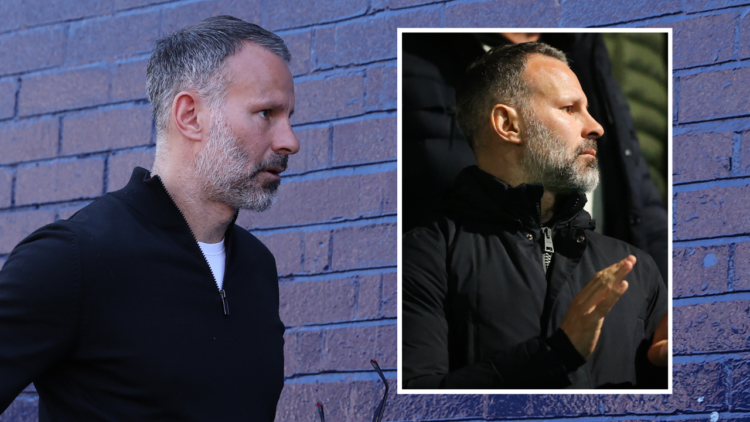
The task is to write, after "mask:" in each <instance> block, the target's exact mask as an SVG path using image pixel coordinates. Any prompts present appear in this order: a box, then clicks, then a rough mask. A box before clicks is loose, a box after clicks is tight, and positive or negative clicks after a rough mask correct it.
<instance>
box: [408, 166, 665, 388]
mask: <svg viewBox="0 0 750 422" xmlns="http://www.w3.org/2000/svg"><path fill="white" fill-rule="evenodd" d="M542 193H543V189H542V187H541V185H521V186H518V187H516V188H510V187H509V186H508V185H507V184H505V183H503V182H502V181H500V180H498V179H496V178H495V177H493V176H491V175H489V174H487V173H485V172H483V171H481V170H479V169H478V168H477V167H475V166H472V167H469V168H467V169H465V170H464V171H463V172H462V173H461V174H460V175H459V178H458V181H457V183H456V185H455V186H454V188H453V189H452V190H451V191H450V192H449V193H448V194H447V196H446V199H445V201H444V202H443V205H442V207H441V208H442V210H441V211H440V212H439V213H438V214H437V215H436V216H435V217H433V218H431V219H428V222H427V223H425V224H424V225H422V226H420V227H417V228H415V229H414V230H412V231H410V232H409V233H407V234H406V235H405V237H404V240H403V265H402V267H403V293H402V294H403V316H402V318H403V335H402V338H403V349H402V350H403V368H402V369H403V371H404V372H403V374H404V386H405V388H474V389H480V388H563V387H570V388H613V387H616V388H631V387H637V388H667V373H666V370H663V369H658V368H655V367H653V366H652V365H651V364H650V363H649V362H648V360H647V358H646V352H647V350H648V347H649V346H650V345H651V339H652V338H653V333H654V331H655V329H656V327H657V325H658V324H659V321H660V319H661V317H662V316H663V315H664V314H665V313H666V311H667V291H666V289H665V288H664V284H663V283H662V281H661V277H660V275H659V271H658V269H657V268H656V265H655V264H654V261H653V259H652V258H651V257H650V256H649V255H648V254H646V253H644V252H642V251H641V250H639V249H637V248H635V247H633V246H631V245H629V244H627V243H625V242H622V241H619V240H616V239H613V238H610V237H606V236H602V235H600V234H598V233H596V232H594V231H592V228H593V222H592V221H591V219H590V217H589V215H588V214H587V213H586V212H585V211H583V210H582V208H583V204H584V203H585V196H583V195H578V196H573V197H570V198H567V199H565V200H562V201H558V202H559V204H560V206H559V207H558V208H557V209H556V210H555V216H556V217H554V218H553V219H552V220H551V221H550V222H548V223H547V224H545V226H548V227H550V228H551V229H552V233H553V235H552V236H553V246H554V254H553V259H552V263H551V265H550V267H549V269H548V270H547V273H546V274H545V271H544V268H543V263H542V259H543V258H542V248H543V247H544V238H543V236H542V226H541V225H540V217H539V215H540V214H539V209H540V208H539V206H540V200H541V197H542ZM629 254H632V255H635V256H636V258H637V259H638V262H637V263H636V265H635V267H634V268H633V270H632V271H631V272H630V274H628V276H627V277H626V280H628V282H629V284H630V287H629V289H628V290H627V292H625V294H624V295H623V296H622V297H621V298H620V300H619V301H618V302H617V304H615V306H614V308H613V309H612V311H611V313H610V314H609V315H608V316H607V317H606V318H605V321H604V326H603V328H602V333H601V337H600V338H599V342H598V344H597V346H596V350H595V351H594V353H593V355H592V356H591V357H590V358H589V359H588V361H586V362H585V363H584V361H583V359H582V358H581V356H580V355H579V354H578V353H577V352H576V351H575V349H574V348H573V346H572V344H571V343H570V341H569V340H568V338H567V336H566V335H565V333H563V332H562V330H559V327H560V325H561V324H562V321H563V319H564V317H565V313H566V311H567V309H568V307H569V306H570V303H571V301H572V299H573V298H574V297H575V295H576V294H577V293H578V292H579V291H580V290H581V289H582V288H583V287H584V286H585V285H586V284H587V283H588V282H589V281H590V280H591V278H592V277H593V276H594V274H595V273H596V272H597V271H600V270H602V269H604V268H606V267H608V266H610V265H612V264H614V263H616V262H618V261H620V260H622V259H623V258H625V257H627V256H628V255H629Z"/></svg>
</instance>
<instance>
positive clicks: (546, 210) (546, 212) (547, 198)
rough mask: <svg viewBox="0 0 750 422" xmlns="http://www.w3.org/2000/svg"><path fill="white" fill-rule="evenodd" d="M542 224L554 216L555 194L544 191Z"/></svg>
mask: <svg viewBox="0 0 750 422" xmlns="http://www.w3.org/2000/svg"><path fill="white" fill-rule="evenodd" d="M541 208H542V223H546V222H548V221H549V220H551V219H552V216H553V215H555V213H554V210H555V194H554V193H552V192H549V191H546V190H545V191H544V194H543V195H542V203H541Z"/></svg>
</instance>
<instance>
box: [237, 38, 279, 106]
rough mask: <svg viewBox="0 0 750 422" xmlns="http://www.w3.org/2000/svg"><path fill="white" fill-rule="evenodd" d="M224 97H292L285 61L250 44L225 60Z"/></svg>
mask: <svg viewBox="0 0 750 422" xmlns="http://www.w3.org/2000/svg"><path fill="white" fill-rule="evenodd" d="M225 72H226V76H227V77H228V80H229V84H228V86H227V95H232V93H237V92H241V93H242V95H243V96H253V97H261V98H265V97H278V96H280V95H288V94H289V93H291V94H292V95H293V94H294V80H293V79H292V74H291V72H289V67H288V66H287V64H286V62H284V60H282V59H281V58H280V57H279V56H277V55H276V54H274V53H272V52H270V51H268V50H266V49H265V48H263V47H260V46H258V45H257V44H254V43H251V42H245V43H244V46H243V47H242V49H241V50H240V51H239V52H237V53H235V54H234V55H232V56H231V57H229V58H227V60H226V68H225Z"/></svg>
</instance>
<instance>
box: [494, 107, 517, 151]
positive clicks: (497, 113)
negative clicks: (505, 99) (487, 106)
mask: <svg viewBox="0 0 750 422" xmlns="http://www.w3.org/2000/svg"><path fill="white" fill-rule="evenodd" d="M519 123H520V122H519V116H518V112H516V109H515V108H513V107H511V106H507V105H505V104H496V105H495V107H492V129H493V130H494V131H495V134H497V136H498V137H499V138H500V139H501V140H503V141H506V142H512V143H514V144H520V143H521V136H520V133H521V130H520V127H521V126H520V124H519Z"/></svg>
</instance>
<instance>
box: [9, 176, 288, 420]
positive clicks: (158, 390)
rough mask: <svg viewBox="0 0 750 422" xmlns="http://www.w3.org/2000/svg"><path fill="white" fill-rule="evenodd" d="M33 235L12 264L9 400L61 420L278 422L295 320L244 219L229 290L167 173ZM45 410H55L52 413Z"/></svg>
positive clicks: (232, 246)
mask: <svg viewBox="0 0 750 422" xmlns="http://www.w3.org/2000/svg"><path fill="white" fill-rule="evenodd" d="M148 176H149V172H148V171H147V170H145V169H142V168H137V169H135V171H134V172H133V176H132V177H131V179H130V182H129V183H128V185H127V186H126V187H125V188H124V189H122V190H120V191H117V192H114V193H109V194H106V195H104V196H102V197H101V198H99V199H98V200H96V201H95V202H94V203H92V204H91V205H89V206H87V207H85V208H83V209H82V210H80V211H79V212H78V213H76V214H75V215H74V216H73V217H72V218H70V219H69V220H67V221H57V222H55V223H53V224H50V225H48V226H45V227H42V228H41V229H39V230H37V231H36V232H34V233H32V234H31V235H30V236H29V237H27V238H26V239H24V240H23V241H22V242H21V243H20V244H18V246H16V248H15V249H14V250H13V252H12V253H11V255H10V257H9V258H8V260H7V262H6V263H5V266H4V267H3V269H2V271H0V410H2V409H5V408H6V407H7V406H8V405H9V404H10V403H11V402H12V401H13V399H14V398H15V397H16V395H17V394H18V393H19V392H20V391H21V390H22V389H23V388H24V387H26V386H27V385H28V384H29V383H31V382H34V384H35V386H36V389H37V391H38V392H39V397H40V401H41V405H42V406H40V416H41V417H42V420H45V418H46V419H47V420H50V421H128V422H131V421H239V420H242V421H246V420H258V421H271V420H273V419H274V416H275V412H276V403H277V401H278V399H279V395H280V394H281V389H282V387H283V382H284V379H283V361H284V356H283V343H284V340H283V333H284V325H283V324H282V322H281V320H280V319H279V314H278V305H279V299H278V283H277V275H276V263H275V261H274V258H273V255H271V253H270V252H269V251H268V249H267V248H266V247H265V246H264V245H263V244H262V243H261V242H260V241H259V240H258V239H256V238H255V237H254V236H253V235H251V234H250V233H248V232H247V231H245V230H244V229H242V228H241V227H238V226H235V225H234V224H230V226H229V228H228V230H227V232H226V234H225V242H226V243H225V245H226V252H227V260H226V272H225V277H224V290H225V292H226V299H227V303H228V305H229V315H228V316H225V315H224V306H223V301H222V298H221V296H220V294H219V290H218V288H217V286H216V283H215V282H214V279H213V276H212V274H211V270H210V268H209V266H208V263H207V262H206V260H205V258H204V257H203V256H202V252H201V250H200V248H199V246H198V244H197V242H196V240H195V238H194V237H193V235H192V232H191V231H190V228H189V227H188V225H187V222H186V221H185V219H184V217H183V216H182V214H181V213H180V211H179V209H178V208H177V207H176V206H175V204H174V202H173V201H172V200H171V198H170V197H169V195H168V193H167V191H166V190H165V188H164V185H163V184H162V182H161V180H160V179H159V177H158V176H155V177H153V178H149V177H148ZM43 410H46V412H45V411H43Z"/></svg>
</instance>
